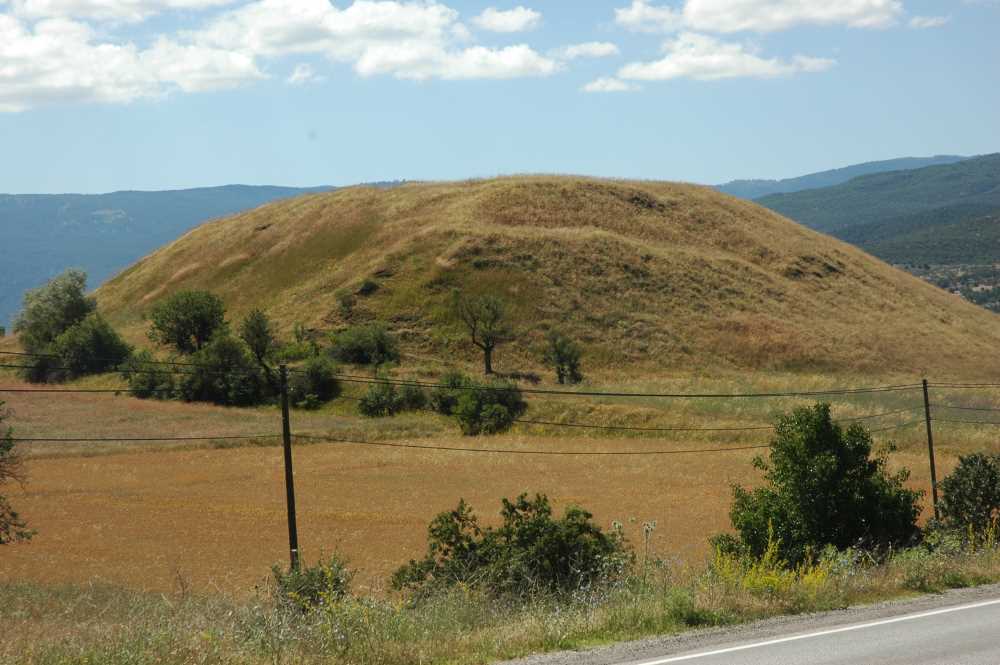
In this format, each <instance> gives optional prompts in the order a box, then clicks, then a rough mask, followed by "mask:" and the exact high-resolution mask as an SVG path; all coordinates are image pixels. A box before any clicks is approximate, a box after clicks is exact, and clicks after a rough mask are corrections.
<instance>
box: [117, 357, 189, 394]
mask: <svg viewBox="0 0 1000 665" xmlns="http://www.w3.org/2000/svg"><path fill="white" fill-rule="evenodd" d="M121 373H122V378H123V379H124V380H125V381H127V382H128V389H129V392H130V393H131V394H132V395H133V396H134V397H138V398H139V399H149V398H151V397H152V398H155V399H171V398H172V397H174V395H175V390H176V386H175V385H174V373H173V370H172V369H171V368H169V367H167V366H165V365H162V364H160V363H157V362H156V360H155V359H154V358H153V354H152V353H150V352H149V351H146V350H145V349H142V350H140V351H136V352H135V353H133V354H132V356H131V357H130V358H129V359H128V360H126V361H125V363H124V364H123V365H122V368H121Z"/></svg>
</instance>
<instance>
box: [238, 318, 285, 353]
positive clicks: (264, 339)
mask: <svg viewBox="0 0 1000 665" xmlns="http://www.w3.org/2000/svg"><path fill="white" fill-rule="evenodd" d="M239 333H240V339H242V340H243V343H244V344H246V345H247V348H248V349H249V350H250V354H251V355H252V356H253V357H254V359H255V360H256V361H257V364H258V365H261V366H262V367H264V366H266V363H267V360H268V359H269V358H271V356H272V355H274V352H275V351H277V349H278V340H277V338H276V337H275V335H274V329H273V326H272V325H271V319H270V318H268V316H267V314H265V313H264V312H263V311H262V310H259V309H253V310H251V311H250V313H249V314H247V315H246V316H245V317H244V318H243V320H242V321H240V329H239Z"/></svg>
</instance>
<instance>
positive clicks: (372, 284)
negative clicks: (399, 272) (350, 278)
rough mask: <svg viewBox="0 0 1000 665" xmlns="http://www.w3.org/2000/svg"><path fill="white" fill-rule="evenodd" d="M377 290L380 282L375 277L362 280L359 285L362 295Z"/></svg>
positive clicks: (367, 294) (359, 291) (368, 294)
mask: <svg viewBox="0 0 1000 665" xmlns="http://www.w3.org/2000/svg"><path fill="white" fill-rule="evenodd" d="M376 291H378V282H376V281H375V280H374V279H366V280H365V281H363V282H361V286H359V287H358V295H361V296H370V295H371V294H373V293H375V292H376Z"/></svg>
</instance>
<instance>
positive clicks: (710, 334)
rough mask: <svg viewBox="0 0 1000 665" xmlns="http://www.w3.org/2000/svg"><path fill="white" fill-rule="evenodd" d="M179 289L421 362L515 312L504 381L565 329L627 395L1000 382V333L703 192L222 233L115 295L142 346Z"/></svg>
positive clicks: (373, 209)
mask: <svg viewBox="0 0 1000 665" xmlns="http://www.w3.org/2000/svg"><path fill="white" fill-rule="evenodd" d="M363 280H372V281H373V282H375V283H376V284H377V286H378V289H377V290H376V291H375V292H374V293H372V294H371V295H368V296H362V295H358V296H357V305H356V306H355V308H354V310H353V312H351V313H350V314H347V315H345V314H344V313H342V312H341V311H340V308H339V306H338V303H337V298H336V293H337V292H338V291H340V290H346V291H348V292H357V291H358V288H359V286H360V284H361V283H362V281H363ZM180 288H206V289H211V290H213V291H215V292H217V293H219V294H220V295H222V296H223V297H224V298H225V300H226V303H227V305H228V307H229V308H230V314H231V316H233V317H238V316H239V315H241V314H242V313H244V312H246V311H247V310H248V309H250V308H252V307H257V306H260V307H264V308H265V309H266V310H267V311H268V312H269V313H270V314H271V315H272V316H273V317H274V318H275V319H277V320H278V321H279V322H280V323H281V325H282V327H283V329H284V330H285V331H286V332H287V331H289V330H290V329H291V327H292V325H293V324H294V323H295V322H301V323H304V324H306V325H308V326H310V327H312V328H315V329H317V330H335V329H338V328H340V327H343V326H345V325H348V324H350V323H356V322H360V321H365V320H369V319H372V318H379V319H383V320H385V321H387V322H389V324H390V326H391V327H392V328H393V329H394V330H395V331H396V332H397V333H398V334H400V335H401V337H402V339H403V343H404V350H405V351H406V352H408V353H409V354H411V360H412V359H413V358H459V359H461V360H463V361H465V362H469V363H471V362H473V361H474V354H473V353H472V350H471V349H470V348H469V347H468V346H467V345H466V344H465V343H464V340H463V338H462V336H461V334H460V332H459V331H457V330H455V329H453V328H451V327H449V326H448V325H447V322H446V321H445V319H446V317H445V310H446V303H447V300H448V296H449V294H450V293H451V291H452V290H453V289H456V288H458V289H462V290H467V291H491V292H499V293H501V294H503V295H504V296H505V297H506V298H507V299H508V300H509V301H510V302H511V303H512V305H513V306H514V309H515V318H516V319H517V320H518V322H519V327H520V330H519V338H518V342H517V344H516V345H511V346H510V347H509V348H507V349H505V350H504V351H503V355H502V356H501V362H502V364H503V368H504V369H506V370H514V369H538V357H539V352H538V348H539V347H540V346H541V343H542V340H543V338H544V333H545V331H546V330H548V329H550V328H552V327H559V328H562V329H564V330H565V331H567V332H568V333H569V334H570V335H572V336H573V337H575V338H577V339H579V340H581V341H582V342H583V343H584V346H585V348H586V351H587V366H588V367H587V369H588V370H590V371H591V373H592V374H594V375H595V376H601V377H605V378H607V379H610V380H614V381H623V380H633V379H634V378H635V377H637V376H647V377H648V376H656V375H659V374H662V373H663V372H668V371H678V370H680V371H685V372H690V371H698V370H708V371H717V370H720V369H728V370H769V371H774V370H791V371H817V370H824V371H831V372H838V373H845V372H847V373H850V372H865V373H876V374H881V375H886V374H896V375H901V374H913V375H916V374H918V373H920V372H921V371H934V372H936V373H938V374H941V373H944V372H947V373H948V374H949V375H956V374H960V375H963V376H966V377H971V376H982V375H984V374H988V373H995V371H996V370H997V369H998V368H1000V361H998V360H996V354H995V353H994V352H993V350H994V349H995V348H996V347H997V345H998V343H1000V322H998V320H997V318H996V317H995V315H993V314H991V313H989V312H986V311H983V310H981V309H979V308H977V307H975V306H973V305H970V304H968V303H965V302H963V301H961V300H960V299H958V298H956V297H954V296H951V295H948V294H946V293H944V292H942V291H940V290H939V289H936V288H934V287H932V286H929V285H927V284H925V283H923V282H921V281H920V280H918V279H916V278H914V277H911V276H909V275H907V274H905V273H903V272H901V271H898V270H895V269H893V268H891V267H889V266H887V265H885V264H883V263H881V262H879V261H878V260H876V259H873V258H871V257H869V256H868V255H866V254H864V253H862V252H860V251H859V250H856V249H854V248H852V247H849V246H848V245H845V244H843V243H840V242H838V241H836V240H833V239H830V238H828V237H825V236H822V235H819V234H817V233H814V232H812V231H809V230H807V229H805V228H803V227H800V226H798V225H796V224H794V223H792V222H790V221H789V220H786V219H784V218H782V217H779V216H778V215H775V214H773V213H771V212H769V211H767V210H765V209H764V208H761V207H759V206H757V205H755V204H752V203H749V202H746V201H741V200H738V199H735V198H731V197H728V196H725V195H722V194H720V193H718V192H715V191H713V190H711V189H708V188H703V187H697V186H692V185H680V184H670V183H651V182H618V181H604V180H593V179H583V178H557V177H523V178H504V179H499V180H486V181H475V182H465V183H443V184H417V185H407V186H404V187H399V188H395V189H390V190H377V189H367V188H351V189H346V190H340V191H337V192H334V193H331V194H321V195H313V196H306V197H301V198H297V199H293V200H290V201H283V202H278V203H274V204H270V205H266V206H264V207H262V208H259V209H257V210H254V211H251V212H248V213H245V214H242V215H238V216H236V217H232V218H229V219H223V220H219V221H214V222H211V223H208V224H205V225H204V226H202V227H199V228H198V229H195V230H193V231H191V232H190V233H188V234H186V235H185V236H183V237H182V238H181V239H179V240H178V241H176V242H174V243H172V244H171V245H168V246H166V247H164V248H162V249H161V250H159V251H157V252H155V253H153V254H152V255H150V256H149V257H146V258H145V259H143V260H142V261H140V262H139V263H137V264H136V265H134V266H132V267H131V268H129V269H128V270H126V271H124V272H123V273H122V274H120V275H119V276H117V277H116V278H115V279H113V280H111V281H110V282H109V283H107V284H106V285H104V286H102V287H101V288H100V289H99V290H98V292H97V295H98V300H99V302H100V306H101V308H102V309H103V310H104V311H106V312H108V313H109V314H110V316H111V318H112V320H113V321H114V322H115V323H116V324H118V325H120V326H123V327H124V329H125V331H126V332H127V334H128V336H129V337H130V338H131V339H132V340H134V341H138V342H142V341H144V334H145V329H146V323H145V322H144V321H143V317H144V316H145V315H146V313H147V312H148V310H149V308H150V307H151V306H152V304H153V303H155V302H156V301H157V299H159V298H161V297H162V296H164V295H166V294H168V293H170V292H171V291H173V290H176V289H180ZM416 364H418V365H420V364H423V363H422V361H418V362H417V363H416ZM426 369H430V370H437V369H440V364H439V363H434V362H433V361H430V362H429V363H427V367H426Z"/></svg>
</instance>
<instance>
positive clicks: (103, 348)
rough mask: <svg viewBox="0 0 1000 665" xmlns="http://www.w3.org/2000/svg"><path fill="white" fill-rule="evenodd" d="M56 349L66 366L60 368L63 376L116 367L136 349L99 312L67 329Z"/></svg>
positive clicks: (69, 376)
mask: <svg viewBox="0 0 1000 665" xmlns="http://www.w3.org/2000/svg"><path fill="white" fill-rule="evenodd" d="M52 349H53V353H54V355H56V356H58V357H59V364H60V366H61V367H62V368H65V369H61V370H59V373H58V378H60V379H65V378H75V377H78V376H85V375H87V374H100V373H102V372H108V371H111V370H114V369H116V368H117V367H118V366H119V365H120V364H121V363H123V362H125V360H127V359H128V357H129V355H131V353H132V348H131V347H130V346H129V345H128V344H126V343H125V341H124V340H123V339H122V338H121V337H120V336H119V335H118V333H117V332H115V329H114V328H112V327H111V326H110V325H109V324H108V322H107V321H105V320H104V318H103V317H102V316H101V315H100V314H98V313H97V312H92V313H90V314H88V315H87V317H86V318H85V319H83V320H82V321H80V322H79V323H76V324H74V325H72V326H70V327H69V328H68V329H67V330H65V331H64V332H63V333H62V334H61V335H59V337H57V338H56V340H55V342H53V344H52Z"/></svg>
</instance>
